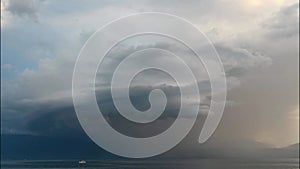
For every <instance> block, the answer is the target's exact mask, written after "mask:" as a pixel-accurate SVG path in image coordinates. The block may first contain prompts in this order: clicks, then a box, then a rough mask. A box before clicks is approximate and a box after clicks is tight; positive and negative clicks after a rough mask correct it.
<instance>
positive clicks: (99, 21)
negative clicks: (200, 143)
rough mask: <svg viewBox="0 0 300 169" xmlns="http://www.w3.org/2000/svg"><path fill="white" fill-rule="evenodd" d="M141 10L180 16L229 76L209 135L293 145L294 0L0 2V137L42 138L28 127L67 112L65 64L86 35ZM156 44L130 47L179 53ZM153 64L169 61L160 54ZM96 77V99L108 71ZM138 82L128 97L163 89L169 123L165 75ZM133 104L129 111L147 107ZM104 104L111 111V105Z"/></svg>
mask: <svg viewBox="0 0 300 169" xmlns="http://www.w3.org/2000/svg"><path fill="white" fill-rule="evenodd" d="M146 11H156V12H167V13H171V14H174V15H177V16H181V17H184V18H186V19H188V20H189V21H191V22H192V23H194V24H195V25H196V26H197V27H198V28H199V29H200V30H201V31H203V32H204V33H205V34H206V35H207V36H208V38H209V39H210V40H211V41H212V43H213V44H214V45H215V47H216V49H217V51H218V53H219V55H220V57H221V60H222V62H223V63H224V67H225V71H226V76H227V78H228V81H227V83H228V98H227V101H228V102H227V104H226V108H225V112H224V117H223V119H222V121H221V124H220V126H219V128H218V129H217V132H216V135H217V136H219V137H220V138H224V139H232V138H234V139H240V140H251V141H255V142H262V143H265V144H270V145H273V146H279V147H281V146H286V145H289V144H293V143H297V142H299V138H298V137H299V135H298V133H299V103H298V102H299V99H298V85H299V84H298V81H299V79H298V75H299V72H298V69H299V64H298V61H299V47H298V45H299V3H298V1H295V0H249V1H240V0H215V1H212V0H199V1H197V0H194V1H180V0H175V1H171V0H166V1H161V0H136V1H133V0H132V1H130V0H126V1H118V0H113V1H111V0H103V1H97V0H91V1H87V2H84V1H81V0H73V1H61V0H1V40H2V43H1V59H2V60H1V61H2V62H1V78H2V79H1V80H2V83H1V85H2V86H1V90H2V92H1V96H2V105H1V116H2V118H1V120H2V128H1V133H9V134H41V133H43V132H42V131H43V130H42V129H38V130H37V129H35V128H34V127H32V125H31V126H30V124H31V122H32V121H33V120H34V119H36V118H37V117H39V118H40V117H42V116H43V115H44V114H47V115H48V113H49V112H50V113H51V112H57V111H60V110H64V108H69V107H72V95H71V84H72V82H71V80H72V73H73V69H74V63H75V60H76V58H77V56H78V53H79V51H80V49H81V47H82V45H83V44H84V42H85V41H86V40H87V39H88V37H89V36H90V35H91V34H92V33H93V32H95V31H96V30H97V29H98V28H99V27H101V26H103V25H104V24H106V23H107V22H109V21H111V20H112V19H117V18H119V17H122V16H125V15H128V14H131V13H136V12H146ZM160 40H161V39H159V40H157V41H155V38H154V42H157V43H153V42H152V44H151V43H149V42H148V44H147V43H146V42H144V41H143V39H140V41H139V43H140V44H141V42H143V43H142V44H143V45H141V46H139V48H144V47H147V45H148V46H149V45H153V46H155V47H158V46H164V47H165V48H169V49H171V48H173V49H177V50H179V51H180V47H177V46H176V44H175V43H173V45H166V42H168V41H167V40H166V41H164V42H163V43H162V42H161V41H160ZM130 44H134V42H127V44H124V46H125V47H124V48H121V49H118V50H115V51H114V53H112V54H111V55H112V56H111V60H108V62H109V63H111V64H112V65H113V64H114V63H115V62H116V61H119V60H120V58H118V57H119V56H120V55H122V56H124V55H125V54H126V53H131V52H132V50H133V47H132V46H130ZM122 56H120V57H122ZM161 62H164V63H166V64H172V61H171V60H168V59H163V58H162V59H161ZM192 67H193V66H192ZM194 67H198V65H194ZM199 67H200V66H199ZM102 72H104V75H103V77H102V79H101V77H99V81H98V82H99V86H102V87H104V89H102V90H101V91H100V93H99V95H101V94H102V95H106V94H107V91H105V85H107V81H106V80H107V78H106V77H107V75H108V77H109V75H110V73H111V69H110V67H109V66H108V67H107V68H105V67H104V68H103V70H102ZM105 75H106V76H105ZM199 76H200V75H199ZM204 76H205V75H204ZM147 77H149V78H147V79H148V81H147V79H146V78H142V79H140V81H139V79H136V84H137V86H142V85H143V84H151V85H150V86H149V85H148V86H146V87H144V88H143V87H141V89H140V90H136V93H133V95H135V96H136V98H143V97H144V96H140V95H142V94H143V92H144V93H145V91H148V90H150V89H152V88H156V87H160V88H162V89H164V90H165V91H167V92H169V95H170V97H171V98H174V99H171V101H170V104H171V106H169V109H168V110H167V114H168V112H169V114H170V117H172V112H174V111H175V110H174V109H176V105H177V104H178V103H177V101H176V98H177V97H178V96H177V94H178V93H176V90H175V89H174V88H172V87H173V83H172V82H174V81H172V80H170V79H169V80H164V81H162V80H161V79H165V78H166V77H165V75H163V74H157V73H153V72H152V73H151V72H148V76H147ZM108 79H109V78H108ZM167 79H168V78H167ZM205 82H206V81H205V78H204V79H202V81H199V85H200V90H201V89H203V91H202V92H204V93H205V94H204V96H203V98H204V101H203V103H202V104H201V105H202V107H201V108H203V109H204V111H205V108H206V106H208V105H207V104H206V103H207V101H206V100H205V98H206V99H207V98H208V97H209V94H207V93H208V91H209V89H207V86H208V85H207V83H205ZM162 84H164V85H162ZM201 85H202V86H201ZM146 93H147V92H146ZM101 97H102V96H101ZM102 98H105V99H106V97H102ZM107 98H109V97H107ZM105 99H104V100H105ZM108 100H109V99H108ZM138 100H139V99H137V101H136V102H137V103H136V104H137V107H139V106H140V108H141V109H143V108H144V107H145V106H146V107H147V105H144V104H143V103H139V102H138ZM103 104H104V105H106V107H108V108H107V109H109V110H108V112H113V111H112V110H111V106H112V105H111V102H110V101H106V102H105V103H103ZM104 107H105V106H104ZM167 108H168V107H167ZM47 117H48V116H47ZM112 123H113V122H112ZM168 124H169V123H167V124H165V125H168ZM161 125H162V126H163V125H164V124H161ZM29 126H30V127H29ZM121 126H122V125H121V124H120V126H119V127H118V126H117V128H119V129H120V130H121V129H122V127H121ZM48 127H51V126H48ZM128 128H130V127H128ZM195 130H197V132H198V131H200V130H199V129H195ZM154 133H155V131H154ZM43 134H45V135H47V131H46V130H45V131H44V133H43Z"/></svg>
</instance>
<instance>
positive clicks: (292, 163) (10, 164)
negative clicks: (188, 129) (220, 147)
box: [1, 159, 299, 169]
mask: <svg viewBox="0 0 300 169" xmlns="http://www.w3.org/2000/svg"><path fill="white" fill-rule="evenodd" d="M1 168H7V169H8V168H10V169H12V168H16V169H21V168H24V169H28V168H61V169H66V168H74V169H75V168H88V169H93V168H100V169H146V168H147V169H148V168H149V169H150V168H151V169H206V168H208V169H298V168H299V159H276V160H224V159H222V160H221V159H197V160H156V161H154V160H153V161H140V160H105V161H87V164H85V165H84V166H79V165H78V162H77V161H2V162H1Z"/></svg>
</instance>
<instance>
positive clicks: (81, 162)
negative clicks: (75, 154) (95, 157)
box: [78, 160, 86, 164]
mask: <svg viewBox="0 0 300 169" xmlns="http://www.w3.org/2000/svg"><path fill="white" fill-rule="evenodd" d="M78 164H86V161H84V160H79V161H78Z"/></svg>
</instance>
